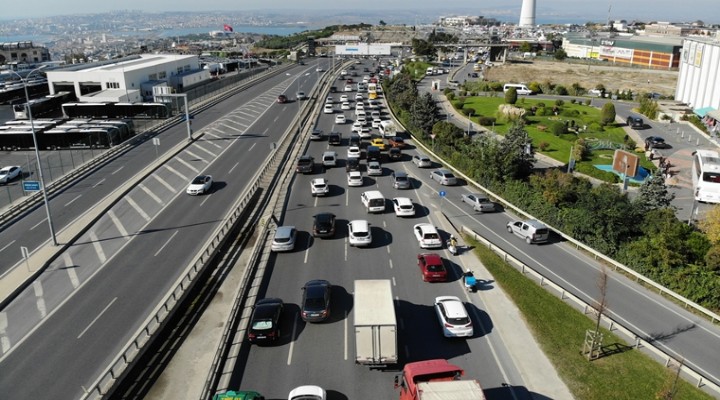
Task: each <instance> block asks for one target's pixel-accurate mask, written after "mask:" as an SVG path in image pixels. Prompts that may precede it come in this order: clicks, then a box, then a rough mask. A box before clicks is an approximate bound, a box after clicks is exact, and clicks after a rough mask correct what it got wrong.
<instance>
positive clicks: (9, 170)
mask: <svg viewBox="0 0 720 400" xmlns="http://www.w3.org/2000/svg"><path fill="white" fill-rule="evenodd" d="M20 175H22V168H20V167H19V166H17V165H13V166H10V167H3V169H0V183H8V182H10V181H11V180H13V179H16V178H17V177H19V176H20Z"/></svg>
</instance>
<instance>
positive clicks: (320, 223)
mask: <svg viewBox="0 0 720 400" xmlns="http://www.w3.org/2000/svg"><path fill="white" fill-rule="evenodd" d="M314 218H315V220H314V222H313V236H314V237H319V238H329V237H333V236H335V214H332V213H320V214H316V215H315V216H314Z"/></svg>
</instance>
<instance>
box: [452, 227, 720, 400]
mask: <svg viewBox="0 0 720 400" xmlns="http://www.w3.org/2000/svg"><path fill="white" fill-rule="evenodd" d="M462 231H463V232H464V233H466V234H468V235H470V236H471V237H472V238H473V239H474V240H476V241H478V242H480V243H482V244H483V245H484V246H486V247H487V248H488V249H490V250H492V251H493V252H494V253H496V254H497V255H499V256H500V257H502V259H503V260H504V261H505V262H506V263H509V264H513V265H515V267H517V268H518V269H519V270H520V272H521V273H523V274H531V275H533V276H534V277H535V278H536V279H538V281H539V284H540V286H547V287H550V288H552V289H554V290H555V291H556V292H557V293H559V294H560V299H561V300H570V301H572V302H574V303H575V304H576V305H578V306H579V307H580V308H582V309H583V312H584V313H585V314H588V312H595V313H596V315H597V311H596V310H595V307H593V306H592V305H590V304H588V303H586V302H585V301H583V300H581V299H580V298H579V297H577V296H575V295H574V294H572V293H571V292H569V291H567V290H565V289H564V288H562V287H561V286H560V285H558V284H556V283H555V282H553V281H552V280H551V279H549V278H547V277H545V276H544V275H542V274H541V273H539V272H538V271H536V270H534V269H533V268H532V267H530V266H528V265H526V264H524V263H523V262H522V261H520V260H518V259H517V258H515V257H513V256H512V255H510V254H509V253H506V252H505V251H504V250H502V249H501V248H500V247H498V246H496V245H495V244H493V243H492V242H490V241H489V240H487V239H485V238H484V237H483V236H482V235H480V234H479V233H477V232H475V231H474V230H472V229H470V228H468V227H466V226H463V227H462ZM601 317H602V320H603V322H605V323H606V324H607V329H608V330H609V331H611V332H612V331H619V332H621V333H622V334H623V335H625V336H626V337H628V338H630V341H632V342H634V343H635V344H634V346H633V347H635V348H638V349H640V348H645V349H647V350H650V351H651V352H652V353H653V354H654V355H655V356H657V357H658V358H660V359H662V360H665V366H666V367H668V366H670V365H674V366H677V367H679V368H680V370H681V371H682V373H683V374H685V376H686V378H692V379H693V380H694V381H695V386H696V387H698V388H700V387H703V386H705V387H707V388H709V389H711V390H712V391H714V392H715V393H716V395H719V396H720V386H718V385H717V384H715V383H714V382H712V381H711V380H709V379H707V378H706V377H704V376H703V375H702V374H700V373H698V372H696V371H695V370H693V369H692V368H690V367H688V366H687V365H685V364H684V363H682V362H681V361H680V360H677V359H675V358H673V357H672V356H671V355H669V354H667V353H666V352H664V351H662V350H661V349H660V348H658V347H656V346H655V345H653V344H652V343H651V342H648V341H647V340H645V339H643V338H642V337H640V336H638V335H637V334H635V333H634V332H633V331H631V330H630V329H628V328H626V327H625V326H623V325H622V324H620V323H618V322H617V321H615V320H614V319H612V318H611V317H609V316H607V315H606V314H604V313H603V314H602V316H601Z"/></svg>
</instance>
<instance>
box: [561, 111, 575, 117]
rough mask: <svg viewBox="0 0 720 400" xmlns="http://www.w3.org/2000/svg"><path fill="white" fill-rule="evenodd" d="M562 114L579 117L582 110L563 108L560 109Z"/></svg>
mask: <svg viewBox="0 0 720 400" xmlns="http://www.w3.org/2000/svg"><path fill="white" fill-rule="evenodd" d="M560 115H562V116H563V117H579V116H580V111H578V110H572V109H563V110H562V111H560Z"/></svg>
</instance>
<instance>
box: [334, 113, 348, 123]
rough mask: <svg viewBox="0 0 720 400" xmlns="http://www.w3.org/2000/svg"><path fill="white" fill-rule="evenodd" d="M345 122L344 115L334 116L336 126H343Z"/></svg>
mask: <svg viewBox="0 0 720 400" xmlns="http://www.w3.org/2000/svg"><path fill="white" fill-rule="evenodd" d="M345 122H346V120H345V115H343V114H338V115H336V116H335V123H336V124H344V123H345Z"/></svg>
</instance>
